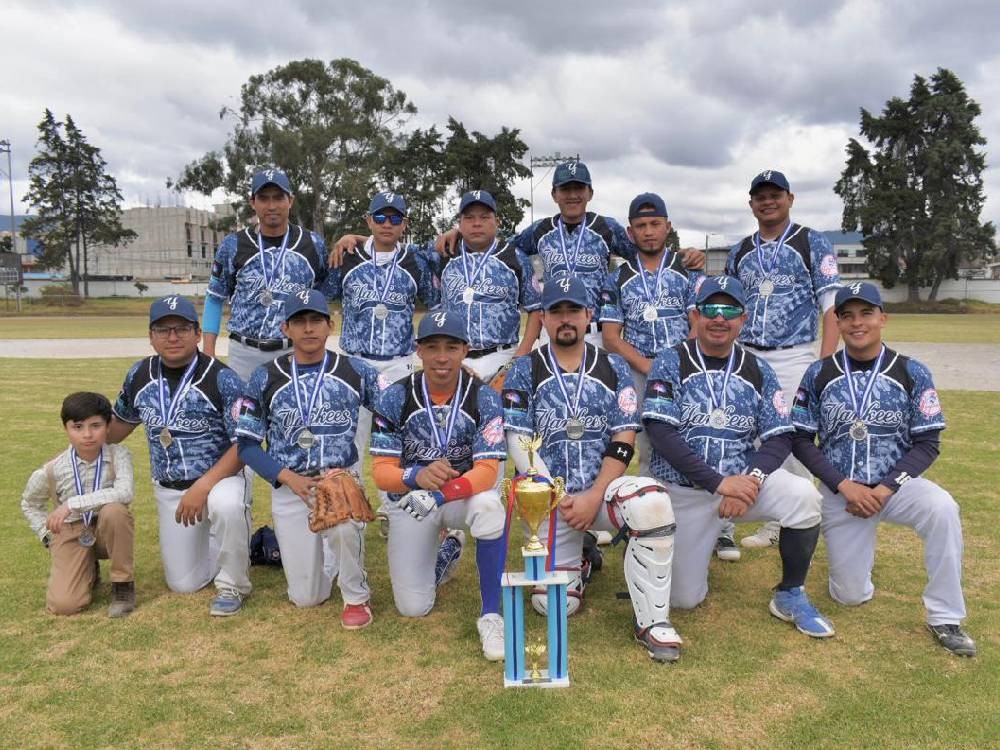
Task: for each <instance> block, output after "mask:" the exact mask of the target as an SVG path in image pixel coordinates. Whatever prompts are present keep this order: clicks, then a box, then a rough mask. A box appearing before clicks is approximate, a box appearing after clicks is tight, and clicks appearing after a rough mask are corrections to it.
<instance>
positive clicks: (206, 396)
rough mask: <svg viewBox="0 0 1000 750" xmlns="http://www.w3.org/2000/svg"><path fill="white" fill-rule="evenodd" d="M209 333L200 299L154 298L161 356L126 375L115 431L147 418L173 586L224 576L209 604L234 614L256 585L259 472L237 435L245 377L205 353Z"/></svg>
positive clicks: (187, 589) (190, 587)
mask: <svg viewBox="0 0 1000 750" xmlns="http://www.w3.org/2000/svg"><path fill="white" fill-rule="evenodd" d="M200 340H201V331H200V330H199V329H198V314H197V313H196V312H195V309H194V305H193V304H191V302H190V300H188V299H186V298H185V297H180V296H178V295H171V296H169V297H163V298H161V299H158V300H156V301H155V302H153V304H152V305H151V306H150V308H149V342H150V344H152V346H153V349H154V350H155V351H156V355H155V356H152V357H146V358H145V359H141V360H139V361H138V362H136V363H135V364H134V365H132V367H131V368H130V369H129V371H128V374H127V375H126V376H125V382H124V383H123V385H122V389H121V393H119V394H118V399H117V401H116V402H115V405H114V419H113V420H112V423H111V428H110V430H109V438H110V440H111V442H115V443H118V442H121V441H122V440H124V439H125V438H126V437H128V436H129V435H130V434H131V433H132V431H133V430H134V429H135V428H136V427H137V426H138V425H139V424H140V423H141V424H143V425H144V426H145V428H146V440H147V442H148V444H149V462H150V475H151V476H152V479H153V495H154V496H155V498H156V509H157V514H158V516H159V530H160V555H161V557H162V558H163V572H164V575H165V576H166V580H167V586H168V587H169V588H170V590H171V591H177V592H180V593H191V592H194V591H198V590H199V589H201V588H203V587H204V586H207V585H208V584H209V583H210V582H211V581H212V580H213V579H214V580H215V588H216V597H215V598H214V599H213V600H212V603H211V605H210V607H209V613H210V614H212V615H214V616H217V617H219V616H221V617H224V616H228V615H234V614H236V613H237V612H239V611H240V609H241V608H242V607H243V600H244V598H245V597H246V596H247V595H249V593H250V589H251V586H250V574H249V569H250V551H249V549H250V548H249V544H250V507H251V502H252V500H251V496H250V480H249V478H248V477H247V476H246V474H245V472H244V471H243V462H242V461H240V460H239V458H238V457H237V455H236V446H235V445H234V444H233V443H234V441H235V429H236V418H237V416H238V413H239V408H240V394H241V392H242V390H243V383H242V381H241V380H240V378H239V377H238V376H237V375H236V373H235V372H233V371H232V370H231V369H230V368H228V367H226V366H225V365H224V364H222V363H221V362H219V361H218V360H216V359H214V358H212V357H210V356H208V355H207V354H204V353H202V352H199V351H198V342H199V341H200Z"/></svg>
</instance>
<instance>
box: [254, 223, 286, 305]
mask: <svg viewBox="0 0 1000 750" xmlns="http://www.w3.org/2000/svg"><path fill="white" fill-rule="evenodd" d="M291 231H292V228H291V226H289V227H288V229H286V230H285V238H284V239H283V240H282V241H281V249H280V250H278V255H277V257H274V262H273V263H272V265H271V269H270V270H268V268H267V253H265V252H264V235H263V234H261V231H260V229H258V230H257V254H258V256H259V257H260V274H261V276H263V277H264V288H265V289H267V290H268V291H274V290H273V289H271V285H272V284H273V283H274V277H275V276H276V275H277V272H278V269H279V268H284V267H285V253H287V252H288V235H289V233H290V232H291ZM272 252H273V251H272ZM272 257H273V256H272Z"/></svg>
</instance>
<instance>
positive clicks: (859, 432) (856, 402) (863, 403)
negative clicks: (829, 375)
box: [844, 344, 885, 443]
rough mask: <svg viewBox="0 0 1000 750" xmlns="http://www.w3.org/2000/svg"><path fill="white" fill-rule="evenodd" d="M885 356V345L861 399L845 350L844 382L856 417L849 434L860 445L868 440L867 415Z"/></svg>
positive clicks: (873, 366) (848, 431)
mask: <svg viewBox="0 0 1000 750" xmlns="http://www.w3.org/2000/svg"><path fill="white" fill-rule="evenodd" d="M884 356H885V344H883V345H882V349H881V350H880V351H879V353H878V358H877V359H876V360H875V364H874V365H872V372H871V375H869V376H868V380H867V382H866V383H865V387H864V390H862V392H861V396H860V397H859V396H858V392H857V389H855V387H854V374H853V372H852V371H851V360H850V358H849V357H848V356H847V350H846V349H845V350H844V380H846V381H847V393H848V395H849V396H850V397H851V406H852V407H854V416H855V419H854V421H853V422H851V426H850V427H849V428H848V430H847V434H848V435H850V437H851V440H854V441H855V442H858V443H860V442H862V441H864V440H867V439H868V424H867V423H866V422H865V414H867V413H868V405H869V403H870V402H871V397H872V391H873V390H874V387H875V381H876V380H878V376H879V371H880V370H881V369H882V357H884Z"/></svg>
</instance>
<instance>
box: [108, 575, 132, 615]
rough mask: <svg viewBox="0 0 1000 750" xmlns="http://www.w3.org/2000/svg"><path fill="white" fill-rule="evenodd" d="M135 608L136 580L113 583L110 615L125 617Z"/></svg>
mask: <svg viewBox="0 0 1000 750" xmlns="http://www.w3.org/2000/svg"><path fill="white" fill-rule="evenodd" d="M133 609H135V581H127V582H126V583H115V582H114V581H112V583H111V604H110V605H109V606H108V617H125V616H126V615H128V614H129V612H131V611H132V610H133Z"/></svg>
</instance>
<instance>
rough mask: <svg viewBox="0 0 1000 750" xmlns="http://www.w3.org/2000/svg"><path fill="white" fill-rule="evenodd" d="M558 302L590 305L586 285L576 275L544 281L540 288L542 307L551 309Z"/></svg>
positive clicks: (583, 305)
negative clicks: (543, 285) (542, 286)
mask: <svg viewBox="0 0 1000 750" xmlns="http://www.w3.org/2000/svg"><path fill="white" fill-rule="evenodd" d="M560 302H572V303H574V304H577V305H580V306H582V307H590V297H589V296H588V295H587V287H586V286H585V285H584V283H583V282H582V281H580V279H578V278H577V277H576V276H560V277H559V278H557V279H551V280H550V281H547V282H546V283H545V288H544V289H543V290H542V309H543V310H551V309H552V308H553V307H555V306H556V305H558V304H559V303H560Z"/></svg>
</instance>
